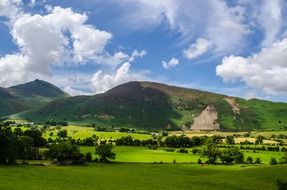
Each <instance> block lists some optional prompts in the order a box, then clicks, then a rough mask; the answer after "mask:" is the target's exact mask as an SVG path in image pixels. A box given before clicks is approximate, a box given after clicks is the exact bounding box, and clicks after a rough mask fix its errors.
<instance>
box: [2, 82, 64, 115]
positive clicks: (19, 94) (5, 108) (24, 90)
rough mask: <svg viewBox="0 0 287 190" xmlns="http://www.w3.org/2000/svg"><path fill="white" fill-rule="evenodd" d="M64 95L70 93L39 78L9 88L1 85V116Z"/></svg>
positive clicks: (31, 107)
mask: <svg viewBox="0 0 287 190" xmlns="http://www.w3.org/2000/svg"><path fill="white" fill-rule="evenodd" d="M64 97H69V95H68V94H67V93H65V92H64V91H62V90H61V89H59V88H58V87H56V86H54V85H52V84H51V83H48V82H46V81H43V80H39V79H36V80H34V81H30V82H27V83H24V84H19V85H16V86H12V87H8V88H2V87H0V117H3V116H7V115H10V114H15V113H19V112H22V111H26V110H29V109H34V108H37V107H40V106H42V105H44V104H46V103H48V102H50V101H53V100H55V99H58V98H64Z"/></svg>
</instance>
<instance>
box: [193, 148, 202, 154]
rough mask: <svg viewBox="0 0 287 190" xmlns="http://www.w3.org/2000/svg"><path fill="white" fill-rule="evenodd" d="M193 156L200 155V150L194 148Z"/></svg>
mask: <svg viewBox="0 0 287 190" xmlns="http://www.w3.org/2000/svg"><path fill="white" fill-rule="evenodd" d="M191 152H192V154H198V153H200V150H199V149H198V148H194V149H192V150H191Z"/></svg>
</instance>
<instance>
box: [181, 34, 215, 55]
mask: <svg viewBox="0 0 287 190" xmlns="http://www.w3.org/2000/svg"><path fill="white" fill-rule="evenodd" d="M211 48H212V42H210V41H209V40H207V39H204V38H198V39H197V40H196V42H195V43H194V44H191V45H190V46H189V48H188V49H185V50H183V54H184V56H185V57H186V58H187V59H194V58H196V57H198V56H201V55H202V54H204V53H206V52H207V51H209V50H210V49H211Z"/></svg>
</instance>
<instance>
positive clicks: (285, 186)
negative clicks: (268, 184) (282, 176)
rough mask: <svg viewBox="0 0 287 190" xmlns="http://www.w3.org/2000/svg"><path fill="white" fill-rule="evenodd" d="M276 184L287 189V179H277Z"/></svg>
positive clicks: (281, 189)
mask: <svg viewBox="0 0 287 190" xmlns="http://www.w3.org/2000/svg"><path fill="white" fill-rule="evenodd" d="M276 185H277V187H278V190H286V189H287V181H281V180H279V179H277V182H276Z"/></svg>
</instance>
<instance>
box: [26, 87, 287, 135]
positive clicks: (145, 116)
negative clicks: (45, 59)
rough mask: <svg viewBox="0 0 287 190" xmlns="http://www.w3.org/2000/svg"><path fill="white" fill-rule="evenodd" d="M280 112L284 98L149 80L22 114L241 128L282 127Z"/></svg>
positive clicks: (101, 122)
mask: <svg viewBox="0 0 287 190" xmlns="http://www.w3.org/2000/svg"><path fill="white" fill-rule="evenodd" d="M286 115H287V104H285V103H274V102H270V101H264V100H257V99H252V100H244V99H241V98H237V97H228V96H225V95H221V94H216V93H211V92H205V91H201V90H195V89H188V88H182V87H176V86H170V85H165V84H160V83H155V82H129V83H125V84H122V85H119V86H117V87H115V88H113V89H111V90H109V91H107V92H106V93H103V94H99V95H95V96H76V97H66V98H61V99H58V100H55V101H52V102H49V103H48V104H47V105H44V106H42V107H40V108H39V109H37V110H34V111H30V112H27V113H25V114H23V115H22V117H24V118H26V119H32V120H35V121H42V122H43V121H47V120H51V119H53V120H68V121H70V122H75V123H86V124H92V123H93V124H94V125H96V126H101V127H131V128H140V129H152V130H156V129H163V130H178V129H200V130H228V131H231V130H232V131H241V130H252V129H257V130H258V129H262V130H264V129H283V128H286V126H287V119H286V117H285V116H286ZM202 123H204V125H203V124H202ZM199 125H200V127H199ZM198 127H199V128H198Z"/></svg>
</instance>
